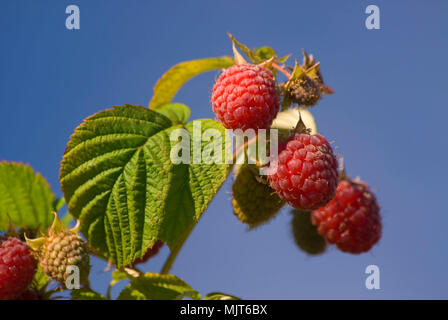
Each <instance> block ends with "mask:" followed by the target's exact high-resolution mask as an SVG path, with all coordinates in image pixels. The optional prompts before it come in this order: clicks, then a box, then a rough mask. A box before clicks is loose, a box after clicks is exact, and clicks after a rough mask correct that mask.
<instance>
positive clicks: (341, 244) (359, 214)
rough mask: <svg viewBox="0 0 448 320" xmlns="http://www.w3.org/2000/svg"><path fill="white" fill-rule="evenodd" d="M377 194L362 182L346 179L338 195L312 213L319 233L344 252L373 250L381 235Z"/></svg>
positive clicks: (339, 186)
mask: <svg viewBox="0 0 448 320" xmlns="http://www.w3.org/2000/svg"><path fill="white" fill-rule="evenodd" d="M379 211H380V209H379V207H378V204H377V201H376V198H375V195H374V194H373V193H372V192H370V190H369V188H368V186H367V185H365V184H364V183H362V182H360V181H349V180H342V181H341V182H339V185H338V188H337V191H336V196H335V197H334V199H333V200H332V201H331V202H330V203H328V204H327V205H326V206H325V207H323V208H320V209H318V210H316V211H313V213H312V222H313V224H314V225H316V226H317V230H318V232H319V234H321V235H322V236H323V237H325V238H326V240H327V241H328V242H330V243H333V244H336V246H337V247H338V248H339V249H340V250H341V251H344V252H349V253H353V254H359V253H362V252H366V251H369V250H370V249H371V248H372V247H373V246H374V245H375V244H376V243H377V242H378V241H379V239H380V237H381V229H382V225H381V216H380V213H379Z"/></svg>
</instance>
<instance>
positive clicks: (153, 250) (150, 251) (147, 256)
mask: <svg viewBox="0 0 448 320" xmlns="http://www.w3.org/2000/svg"><path fill="white" fill-rule="evenodd" d="M163 244H164V242H163V241H160V240H158V241H157V242H156V243H155V244H154V245H153V246H152V247H151V248H149V249H148V250H147V251H146V253H145V255H144V256H143V257H141V258H140V259H137V260H135V261H134V265H136V264H139V263H145V262H146V261H148V260H149V259H150V258H152V257H154V256H155V255H157V254H158V253H159V251H160V249H161V248H162V247H163Z"/></svg>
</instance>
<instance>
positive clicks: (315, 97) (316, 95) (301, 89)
mask: <svg viewBox="0 0 448 320" xmlns="http://www.w3.org/2000/svg"><path fill="white" fill-rule="evenodd" d="M287 93H288V95H289V99H290V100H291V101H292V102H294V103H297V104H298V105H299V106H305V107H310V106H314V105H316V103H317V102H318V101H319V99H320V98H321V96H322V92H321V90H320V85H319V83H317V82H316V81H314V80H313V79H311V78H310V77H308V76H303V77H300V78H299V79H296V80H293V81H292V83H291V84H290V85H289V88H288V92H287Z"/></svg>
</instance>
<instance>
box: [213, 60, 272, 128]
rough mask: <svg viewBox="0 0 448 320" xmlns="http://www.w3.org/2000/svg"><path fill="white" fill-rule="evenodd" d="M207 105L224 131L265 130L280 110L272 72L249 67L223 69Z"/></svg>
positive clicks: (257, 67) (239, 66)
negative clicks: (209, 104)
mask: <svg viewBox="0 0 448 320" xmlns="http://www.w3.org/2000/svg"><path fill="white" fill-rule="evenodd" d="M211 102H212V108H213V111H214V112H215V114H216V116H217V117H218V119H219V120H220V121H221V122H222V124H223V125H224V127H226V128H227V129H242V130H246V129H267V128H269V126H270V125H271V123H272V120H273V119H274V118H275V116H276V115H277V113H278V111H279V108H280V100H279V96H278V94H277V89H276V87H275V80H274V75H273V74H272V72H271V71H270V70H268V69H266V68H263V67H260V66H256V65H250V64H241V65H234V66H232V67H230V68H228V69H226V70H224V72H223V73H222V74H221V75H220V77H219V78H218V80H217V81H216V83H215V85H214V87H213V93H212V98H211Z"/></svg>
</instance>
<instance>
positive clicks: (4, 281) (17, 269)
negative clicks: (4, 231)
mask: <svg viewBox="0 0 448 320" xmlns="http://www.w3.org/2000/svg"><path fill="white" fill-rule="evenodd" d="M35 273H36V260H35V259H34V258H33V256H32V254H31V250H30V247H29V246H28V245H27V244H26V243H24V242H22V241H20V240H19V239H17V238H12V237H2V238H0V300H9V299H16V298H17V297H19V296H20V295H21V294H23V293H24V292H25V291H26V290H27V289H28V287H29V286H30V284H31V282H32V281H33V277H34V274H35Z"/></svg>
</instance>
